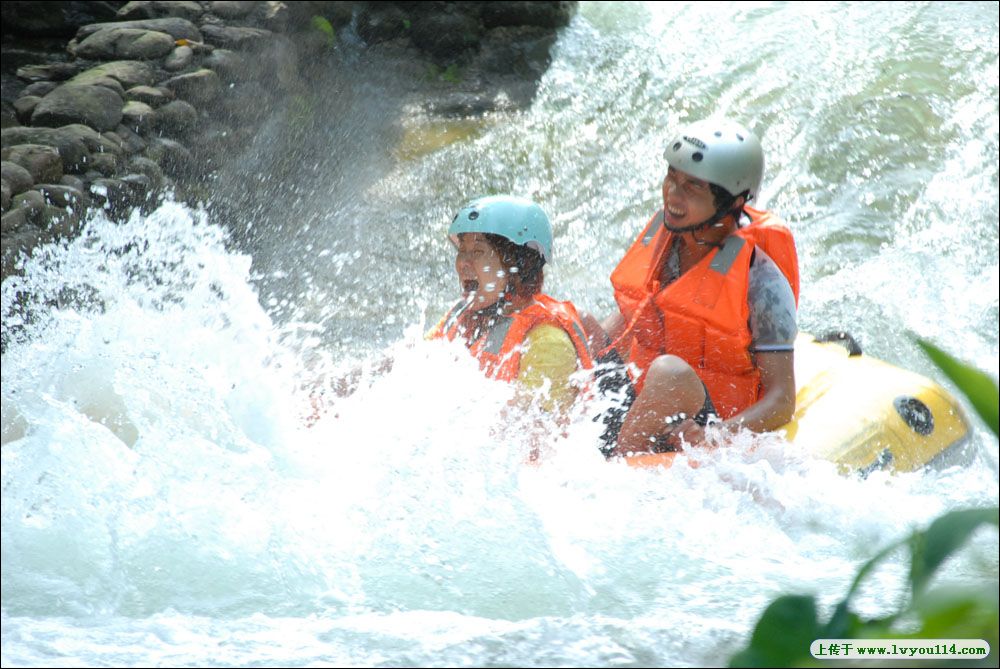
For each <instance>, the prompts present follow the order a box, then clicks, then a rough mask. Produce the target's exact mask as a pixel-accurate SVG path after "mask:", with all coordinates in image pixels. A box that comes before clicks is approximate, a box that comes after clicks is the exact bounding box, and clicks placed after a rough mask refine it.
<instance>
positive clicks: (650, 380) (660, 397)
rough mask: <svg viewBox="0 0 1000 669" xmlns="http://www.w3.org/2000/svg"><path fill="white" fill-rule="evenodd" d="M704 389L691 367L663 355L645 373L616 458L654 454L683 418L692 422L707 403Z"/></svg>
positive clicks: (622, 431) (622, 430) (625, 422)
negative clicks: (658, 442) (663, 437)
mask: <svg viewBox="0 0 1000 669" xmlns="http://www.w3.org/2000/svg"><path fill="white" fill-rule="evenodd" d="M706 399H707V397H706V394H705V385H704V384H703V383H702V382H701V379H700V378H698V375H697V374H696V373H695V371H694V370H693V369H691V366H690V365H688V364H687V363H686V362H684V361H683V360H681V359H680V358H678V357H677V356H674V355H661V356H660V357H658V358H656V359H655V360H654V361H653V362H652V364H651V365H650V366H649V369H648V370H647V371H646V380H645V384H644V385H643V388H642V392H641V393H639V396H638V397H636V399H635V402H634V403H633V404H632V407H631V408H630V409H629V411H628V414H627V415H626V416H625V421H624V423H623V424H622V429H621V432H620V433H619V435H618V445H617V447H616V448H615V451H614V454H615V455H624V454H625V453H643V452H648V451H650V450H652V448H653V445H654V444H655V443H656V440H657V437H659V436H660V435H662V434H664V433H665V432H667V430H668V427H669V424H668V421H671V420H675V419H676V418H677V417H678V416H679V415H680V414H684V416H685V417H687V418H693V417H694V416H696V415H697V414H698V412H700V411H701V410H702V408H703V407H704V406H705V402H706Z"/></svg>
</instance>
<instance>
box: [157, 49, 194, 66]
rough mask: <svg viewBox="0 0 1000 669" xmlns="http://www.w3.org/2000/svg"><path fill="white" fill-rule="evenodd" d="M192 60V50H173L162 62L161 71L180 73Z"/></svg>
mask: <svg viewBox="0 0 1000 669" xmlns="http://www.w3.org/2000/svg"><path fill="white" fill-rule="evenodd" d="M193 60H194V49H192V48H191V47H189V46H179V47H177V48H175V49H174V50H173V51H172V52H171V54H170V55H169V56H167V59H166V60H165V61H163V69H164V70H166V71H167V72H180V71H181V70H183V69H184V68H186V67H188V66H189V65H190V64H191V61H193Z"/></svg>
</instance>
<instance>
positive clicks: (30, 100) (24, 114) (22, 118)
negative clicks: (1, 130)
mask: <svg viewBox="0 0 1000 669" xmlns="http://www.w3.org/2000/svg"><path fill="white" fill-rule="evenodd" d="M41 101H42V99H41V98H40V97H38V96H37V95H25V96H24V97H20V98H18V99H17V100H14V116H15V117H17V122H18V123H21V124H23V125H27V124H28V123H31V115H32V114H34V113H35V107H37V106H38V103H39V102H41Z"/></svg>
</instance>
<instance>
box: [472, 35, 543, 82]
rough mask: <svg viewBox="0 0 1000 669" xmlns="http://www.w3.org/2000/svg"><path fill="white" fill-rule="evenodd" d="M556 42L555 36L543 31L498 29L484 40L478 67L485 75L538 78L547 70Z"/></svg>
mask: <svg viewBox="0 0 1000 669" xmlns="http://www.w3.org/2000/svg"><path fill="white" fill-rule="evenodd" d="M555 41H556V35H555V33H554V32H552V31H551V30H546V29H544V28H537V27H532V26H520V27H512V28H495V29H494V30H491V31H490V32H489V33H487V35H486V37H485V38H484V39H483V41H482V48H481V51H480V56H479V65H480V67H481V68H482V69H483V71H484V72H492V73H496V74H511V75H517V76H519V77H523V78H526V79H538V78H539V77H541V76H542V75H543V74H544V73H545V70H546V69H548V66H549V62H550V61H551V55H550V53H551V49H552V45H553V44H555Z"/></svg>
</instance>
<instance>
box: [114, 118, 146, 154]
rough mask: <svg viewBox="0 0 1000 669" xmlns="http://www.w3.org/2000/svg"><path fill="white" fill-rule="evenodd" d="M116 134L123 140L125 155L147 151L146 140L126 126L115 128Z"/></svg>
mask: <svg viewBox="0 0 1000 669" xmlns="http://www.w3.org/2000/svg"><path fill="white" fill-rule="evenodd" d="M115 134H116V135H118V136H119V137H120V138H121V140H122V148H123V149H124V150H125V153H129V154H131V153H140V152H142V151H145V150H146V146H148V144H147V143H146V140H144V139H143V138H142V137H141V136H139V134H138V133H136V132H135V131H134V130H132V129H131V128H127V127H125V126H124V125H120V126H118V127H117V128H115Z"/></svg>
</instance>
